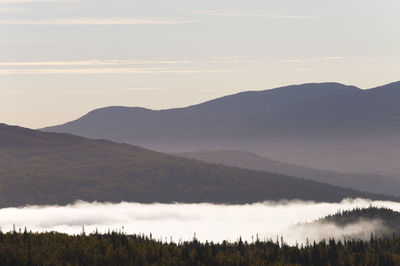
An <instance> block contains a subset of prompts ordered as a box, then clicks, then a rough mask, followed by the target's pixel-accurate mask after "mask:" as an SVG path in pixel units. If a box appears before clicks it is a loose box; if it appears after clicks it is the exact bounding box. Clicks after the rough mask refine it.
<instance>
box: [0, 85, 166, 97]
mask: <svg viewBox="0 0 400 266" xmlns="http://www.w3.org/2000/svg"><path fill="white" fill-rule="evenodd" d="M166 89H168V88H151V87H149V88H119V89H109V90H78V91H73V90H70V91H38V90H0V94H3V95H4V94H8V95H20V94H23V95H27V94H35V95H109V94H111V95H115V94H118V93H119V94H127V93H133V92H138V91H143V92H146V91H148V92H150V91H159V90H166Z"/></svg>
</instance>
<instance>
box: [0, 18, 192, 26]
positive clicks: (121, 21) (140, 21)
mask: <svg viewBox="0 0 400 266" xmlns="http://www.w3.org/2000/svg"><path fill="white" fill-rule="evenodd" d="M192 23H196V22H195V21H188V20H179V19H151V18H69V19H44V20H0V24H3V25H4V24H5V25H54V26H74V25H94V26H96V25H98V26H101V25H178V24H192Z"/></svg>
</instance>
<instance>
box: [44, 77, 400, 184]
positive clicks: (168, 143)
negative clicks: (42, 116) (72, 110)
mask: <svg viewBox="0 0 400 266" xmlns="http://www.w3.org/2000/svg"><path fill="white" fill-rule="evenodd" d="M399 102H400V82H396V83H392V84H388V85H385V86H381V87H377V88H373V89H368V90H361V89H359V88H357V87H354V86H345V85H343V84H339V83H319V84H317V83H310V84H302V85H293V86H287V87H281V88H277V89H272V90H265V91H248V92H242V93H239V94H235V95H229V96H226V97H222V98H218V99H215V100H212V101H208V102H205V103H202V104H198V105H194V106H189V107H186V108H178V109H169V110H160V111H155V110H149V109H145V108H137V107H107V108H101V109H97V110H94V111H92V112H90V113H88V114H87V115H84V116H83V117H81V118H79V119H77V120H75V121H72V122H69V123H66V124H63V125H59V126H55V127H48V128H45V129H43V130H44V131H49V132H65V133H71V134H75V135H79V136H84V137H88V138H94V139H97V138H102V139H108V140H112V141H116V142H124V143H130V144H136V145H140V146H144V147H147V148H151V149H154V150H159V151H163V152H187V151H193V150H215V149H229V150H243V151H249V152H254V153H257V154H260V155H262V156H266V157H269V158H273V159H275V160H278V161H282V162H288V163H293V164H298V165H303V166H307V167H312V168H319V169H325V170H332V171H338V172H344V173H346V172H360V173H367V174H380V175H389V176H395V177H399V176H400V164H399V163H398V158H400V116H399V114H400V104H398V103H399Z"/></svg>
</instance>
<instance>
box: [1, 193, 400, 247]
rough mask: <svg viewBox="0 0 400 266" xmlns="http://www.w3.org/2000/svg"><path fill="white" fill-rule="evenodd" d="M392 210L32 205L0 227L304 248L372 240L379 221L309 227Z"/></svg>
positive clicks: (6, 216)
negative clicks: (334, 217)
mask: <svg viewBox="0 0 400 266" xmlns="http://www.w3.org/2000/svg"><path fill="white" fill-rule="evenodd" d="M370 205H373V206H378V207H389V208H392V209H394V210H397V211H399V210H400V203H397V202H384V201H370V200H363V199H356V200H344V201H342V202H340V203H314V202H304V201H284V202H264V203H255V204H246V205H216V204H206V203H203V204H179V203H176V204H139V203H128V202H123V203H118V204H112V203H96V202H95V203H87V202H77V203H75V204H71V205H67V206H27V207H22V208H5V209H0V226H1V227H2V229H3V231H8V230H11V229H12V226H13V224H15V225H16V227H17V228H18V227H19V228H23V227H24V226H27V227H28V229H32V230H33V231H39V232H41V231H43V230H46V231H53V230H55V231H59V232H65V233H69V234H78V233H80V232H81V230H82V226H84V227H85V229H86V232H93V231H95V230H96V228H97V229H98V230H99V231H100V232H106V231H107V230H108V229H111V230H113V229H116V230H122V227H124V231H125V232H127V233H145V234H147V235H149V234H150V233H152V235H153V236H154V237H156V238H163V239H164V237H168V239H169V237H172V238H173V240H175V241H179V239H183V240H190V239H191V238H192V237H193V235H194V233H196V236H197V238H198V239H199V240H201V241H205V240H208V241H215V242H220V241H223V240H230V241H236V240H237V239H238V238H239V237H240V236H241V237H242V238H243V239H244V240H247V241H251V240H252V237H254V238H255V237H256V236H257V235H258V236H259V238H260V239H261V240H263V239H264V238H266V239H276V236H277V235H279V236H281V235H282V236H283V237H284V239H285V241H286V242H287V243H289V244H295V243H296V242H299V243H304V242H305V241H306V239H307V238H308V239H309V240H310V241H313V240H316V241H318V240H321V239H323V238H329V237H343V236H344V235H350V234H353V233H356V234H357V235H358V236H367V237H368V236H369V235H370V233H371V232H374V231H375V230H376V229H377V227H380V226H381V224H380V223H379V221H360V222H358V223H355V224H352V225H349V226H346V227H344V228H338V227H336V226H334V225H332V224H325V225H318V226H312V227H309V226H304V225H299V223H304V222H311V221H314V220H316V219H319V218H321V217H324V216H326V215H328V214H333V213H336V212H337V211H339V210H348V209H353V208H355V207H369V206H370Z"/></svg>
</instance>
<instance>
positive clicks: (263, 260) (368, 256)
mask: <svg viewBox="0 0 400 266" xmlns="http://www.w3.org/2000/svg"><path fill="white" fill-rule="evenodd" d="M0 264H1V265H383V266H386V265H388V266H390V265H400V236H397V235H392V236H390V237H381V238H379V237H375V236H373V235H371V238H370V239H369V240H368V241H364V240H355V239H351V240H335V239H329V240H323V241H321V242H318V243H316V242H313V243H306V244H304V245H288V244H286V243H285V241H284V240H283V239H278V238H277V240H266V241H260V240H259V239H258V238H257V239H255V240H254V241H252V242H251V243H249V242H246V241H242V240H241V239H239V240H238V241H236V242H233V243H232V242H227V241H224V242H222V243H213V242H205V243H202V242H200V241H198V240H197V239H196V238H194V239H193V240H192V241H187V242H180V243H173V242H169V243H168V242H165V241H164V242H162V241H159V240H155V239H152V238H151V236H150V237H148V236H144V235H127V234H124V233H122V232H108V233H105V234H99V233H97V232H95V233H92V234H85V233H84V232H83V233H82V234H80V235H67V234H62V233H56V232H46V233H32V232H28V231H27V230H24V231H19V232H17V231H15V230H14V231H12V232H8V233H2V232H0Z"/></svg>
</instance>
